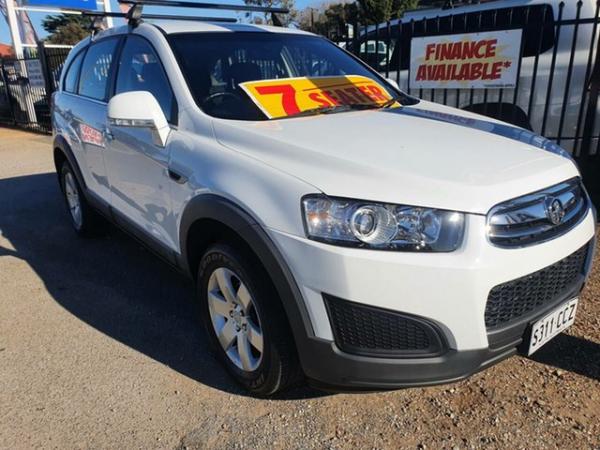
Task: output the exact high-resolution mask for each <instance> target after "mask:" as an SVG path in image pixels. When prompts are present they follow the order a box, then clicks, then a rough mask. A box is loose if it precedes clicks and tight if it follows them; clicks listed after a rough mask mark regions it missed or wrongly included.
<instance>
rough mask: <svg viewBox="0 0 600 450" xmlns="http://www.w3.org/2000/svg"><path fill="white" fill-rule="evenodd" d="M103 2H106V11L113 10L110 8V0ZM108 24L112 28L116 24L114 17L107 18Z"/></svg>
mask: <svg viewBox="0 0 600 450" xmlns="http://www.w3.org/2000/svg"><path fill="white" fill-rule="evenodd" d="M103 3H104V12H111V11H112V10H111V8H110V0H104V1H103ZM106 26H107V27H108V28H112V27H113V26H114V24H113V18H112V17H107V18H106Z"/></svg>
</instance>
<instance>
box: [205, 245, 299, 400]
mask: <svg viewBox="0 0 600 450" xmlns="http://www.w3.org/2000/svg"><path fill="white" fill-rule="evenodd" d="M198 296H199V298H200V301H201V306H202V309H203V311H202V312H203V319H204V323H205V328H206V331H207V333H208V335H209V337H210V340H211V343H212V344H213V347H214V348H215V350H216V354H217V356H218V358H219V360H220V361H221V362H222V363H223V365H224V366H225V368H226V369H227V371H228V372H229V373H230V374H231V375H232V376H233V377H234V378H235V380H236V381H237V382H238V383H240V384H241V385H242V386H244V387H245V388H246V389H248V390H250V391H252V392H253V393H255V394H257V395H272V394H275V393H276V392H279V391H282V390H285V389H287V388H289V387H290V386H291V385H293V384H294V383H296V382H298V381H299V380H300V378H301V371H300V368H299V363H298V359H297V356H296V349H295V346H294V341H293V338H292V336H291V332H290V329H289V324H288V321H287V317H286V315H285V312H284V310H283V307H282V305H281V302H280V300H279V298H278V296H277V293H276V291H275V289H274V288H273V286H272V285H271V282H270V280H269V279H268V276H267V274H266V273H265V272H264V270H262V268H261V267H260V264H257V261H256V260H255V258H253V257H252V256H251V255H247V254H245V253H244V252H241V251H239V250H237V249H235V248H233V247H231V246H229V245H226V244H217V245H214V246H212V247H211V248H209V249H208V251H207V252H206V253H205V254H204V256H203V257H202V260H201V262H200V268H199V271H198Z"/></svg>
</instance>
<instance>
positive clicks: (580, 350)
mask: <svg viewBox="0 0 600 450" xmlns="http://www.w3.org/2000/svg"><path fill="white" fill-rule="evenodd" d="M531 359H533V360H534V361H537V362H540V363H542V364H546V365H549V366H553V367H556V368H557V369H562V370H567V371H569V372H574V373H578V374H579V375H583V376H585V377H588V378H591V379H593V380H597V381H600V344H598V343H597V342H592V341H589V340H587V339H582V338H580V337H577V336H571V335H569V334H564V333H563V334H559V335H558V336H556V337H555V338H554V339H552V341H550V342H548V343H547V344H546V345H544V347H542V348H541V349H540V350H538V351H537V352H536V353H534V354H533V355H532V357H531Z"/></svg>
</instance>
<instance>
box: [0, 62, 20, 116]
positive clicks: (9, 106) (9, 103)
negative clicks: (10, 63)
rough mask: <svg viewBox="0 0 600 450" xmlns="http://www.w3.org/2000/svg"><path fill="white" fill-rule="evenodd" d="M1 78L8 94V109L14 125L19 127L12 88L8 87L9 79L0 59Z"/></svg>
mask: <svg viewBox="0 0 600 450" xmlns="http://www.w3.org/2000/svg"><path fill="white" fill-rule="evenodd" d="M0 78H1V79H2V83H4V91H5V92H6V101H7V103H8V108H9V110H10V115H11V117H12V121H13V125H17V118H16V117H15V109H14V108H15V107H14V105H13V99H12V97H11V92H10V87H9V86H8V78H7V77H6V73H5V71H4V61H3V60H2V59H0Z"/></svg>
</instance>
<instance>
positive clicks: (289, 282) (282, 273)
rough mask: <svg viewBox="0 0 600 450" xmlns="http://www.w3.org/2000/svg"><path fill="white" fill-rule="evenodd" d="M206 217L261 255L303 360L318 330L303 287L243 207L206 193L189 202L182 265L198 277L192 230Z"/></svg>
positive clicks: (182, 237) (182, 239) (183, 225)
mask: <svg viewBox="0 0 600 450" xmlns="http://www.w3.org/2000/svg"><path fill="white" fill-rule="evenodd" d="M203 219H212V220H215V221H218V222H221V223H223V224H224V225H226V226H227V227H229V228H231V229H232V230H234V231H235V232H236V233H237V234H238V235H239V236H240V237H241V238H242V239H243V240H244V241H245V242H246V243H247V244H248V246H249V247H250V248H251V249H252V251H253V252H254V253H255V255H257V257H258V259H259V260H260V261H261V263H262V264H263V266H264V268H265V269H266V271H267V273H268V274H269V275H270V277H271V280H272V281H273V284H274V285H275V288H276V289H277V293H278V294H279V297H280V298H281V301H282V303H283V306H284V309H285V312H286V314H287V317H288V321H289V323H290V326H291V327H292V332H293V335H294V339H295V341H296V346H297V348H298V353H299V356H300V360H301V361H302V360H303V359H304V358H303V355H306V354H307V352H309V349H308V341H309V339H307V338H309V337H314V331H313V329H312V325H311V322H310V320H309V316H308V311H307V310H306V306H305V305H304V300H303V298H302V294H301V293H300V289H299V288H298V285H297V284H296V281H295V279H294V277H293V275H292V272H291V271H290V269H289V267H288V265H287V263H286V261H285V260H284V258H283V256H282V254H281V252H280V251H279V250H278V248H277V247H276V246H275V244H274V243H273V241H272V240H271V238H270V237H269V236H268V234H267V233H266V232H265V230H263V229H262V227H261V226H260V225H259V224H258V223H257V222H256V221H255V220H254V218H252V216H251V215H250V214H248V213H247V212H245V211H244V210H243V209H242V208H240V207H238V206H237V205H235V204H234V203H233V202H231V201H229V200H227V199H225V198H223V197H220V196H218V195H214V194H202V195H199V196H197V197H195V198H194V199H192V200H191V201H190V202H189V203H188V205H187V207H186V209H185V211H184V213H183V216H182V219H181V224H180V234H179V239H180V245H181V247H180V248H181V261H180V264H181V266H182V267H185V268H186V271H187V272H188V274H190V275H191V276H192V277H194V278H195V276H196V274H193V273H191V272H190V267H189V265H188V257H189V255H188V252H187V242H188V232H189V230H190V229H191V227H192V225H193V224H194V222H196V221H198V220H203Z"/></svg>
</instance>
